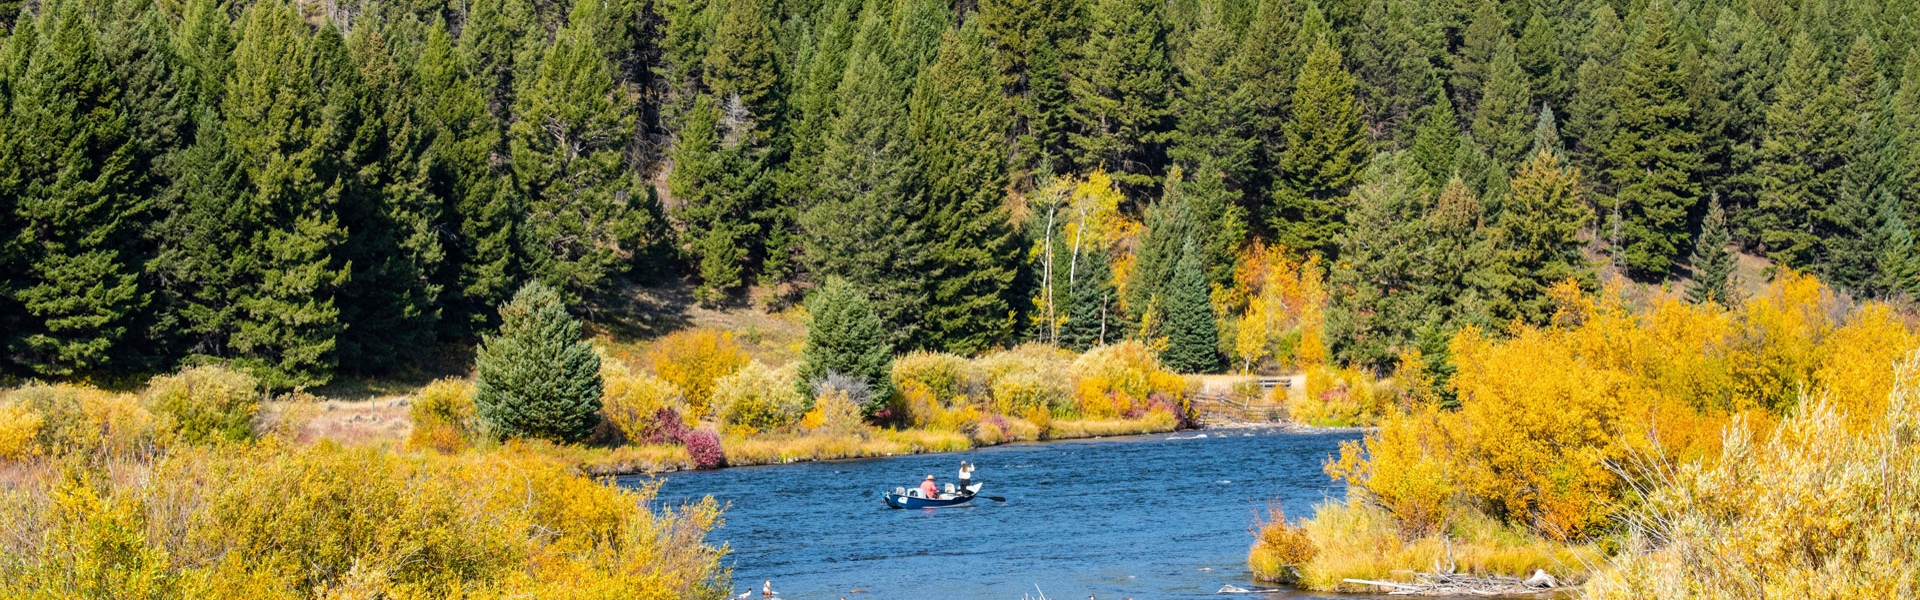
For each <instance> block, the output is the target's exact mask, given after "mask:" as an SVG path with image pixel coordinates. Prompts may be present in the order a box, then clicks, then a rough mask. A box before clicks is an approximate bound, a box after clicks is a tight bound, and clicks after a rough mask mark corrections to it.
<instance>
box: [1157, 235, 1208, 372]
mask: <svg viewBox="0 0 1920 600" xmlns="http://www.w3.org/2000/svg"><path fill="white" fill-rule="evenodd" d="M1166 312H1167V321H1166V327H1165V330H1164V331H1165V332H1166V338H1167V349H1166V350H1165V351H1163V352H1161V353H1160V360H1162V361H1165V362H1166V363H1167V366H1168V367H1170V368H1172V369H1173V370H1174V371H1176V372H1180V373H1214V372H1218V371H1219V370H1220V369H1221V368H1222V363H1221V360H1220V349H1219V346H1220V334H1219V329H1218V328H1216V326H1215V325H1214V314H1213V305H1212V304H1211V303H1209V302H1208V298H1207V276H1206V272H1205V269H1204V268H1203V267H1202V266H1201V263H1200V250H1199V248H1198V247H1197V244H1194V243H1193V241H1192V240H1188V241H1187V243H1186V244H1183V245H1182V248H1181V251H1180V259H1179V260H1177V261H1175V262H1174V264H1173V278H1172V279H1171V280H1169V281H1168V282H1167V308H1166Z"/></svg>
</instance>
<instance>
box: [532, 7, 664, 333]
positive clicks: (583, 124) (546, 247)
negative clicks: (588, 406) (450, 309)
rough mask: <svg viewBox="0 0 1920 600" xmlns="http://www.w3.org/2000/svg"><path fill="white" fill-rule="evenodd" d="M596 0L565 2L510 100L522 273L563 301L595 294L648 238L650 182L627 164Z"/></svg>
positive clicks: (623, 102)
mask: <svg viewBox="0 0 1920 600" xmlns="http://www.w3.org/2000/svg"><path fill="white" fill-rule="evenodd" d="M597 10H598V8H597V4H596V3H593V2H581V3H578V4H575V5H574V11H573V12H574V15H573V17H572V18H571V19H570V20H569V23H568V25H567V26H566V27H564V28H562V29H561V30H560V31H559V33H557V34H556V35H555V38H554V42H553V45H552V46H551V47H549V48H548V49H547V51H546V54H545V56H544V57H543V58H542V59H541V61H540V67H539V69H538V70H537V72H536V74H535V75H534V77H532V78H531V79H529V80H527V81H526V85H524V86H522V87H521V88H520V89H519V90H518V91H517V92H516V93H515V97H514V108H513V113H514V115H515V116H516V120H515V121H514V123H513V127H512V129H511V131H510V135H509V138H510V139H511V141H512V150H513V173H514V176H515V180H516V183H517V184H518V186H519V192H520V194H521V197H522V198H524V202H525V203H526V220H525V221H524V222H523V227H520V228H519V229H518V233H519V234H520V245H521V254H522V256H523V257H524V260H525V261H526V263H525V264H526V269H527V271H528V274H529V275H531V276H533V277H534V278H537V279H539V280H541V281H543V282H546V283H547V284H548V285H549V286H552V287H554V288H555V289H556V290H559V291H560V292H561V293H563V294H566V295H567V296H568V297H579V296H585V295H592V294H596V293H599V292H601V291H603V290H605V289H606V288H607V286H608V285H609V284H610V283H609V281H608V280H609V278H611V277H612V276H614V275H617V274H619V273H621V272H623V271H625V270H626V268H627V266H628V264H629V263H630V259H631V257H632V256H633V255H634V253H635V252H636V250H638V249H639V248H640V247H641V246H642V245H643V244H645V243H648V242H649V240H646V239H645V237H646V232H647V230H648V228H649V226H650V222H651V221H653V219H655V218H657V217H655V215H654V214H653V213H652V208H653V207H652V200H653V199H652V188H651V187H647V186H644V185H642V184H641V182H640V181H639V178H638V176H636V175H635V174H634V173H633V172H632V171H631V170H630V169H628V167H627V164H626V156H625V149H626V144H627V141H628V140H630V139H632V137H633V131H634V116H633V111H632V110H631V107H629V106H628V105H627V102H628V100H627V99H626V98H627V97H628V96H627V95H626V94H616V93H615V92H616V89H617V88H616V87H615V85H614V79H613V75H614V74H613V69H612V65H610V64H609V63H608V61H607V58H606V56H605V55H604V54H603V53H601V51H600V49H599V47H598V46H597V45H596V42H595V39H594V35H593V31H594V28H595V26H596V23H598V21H597V20H598V19H600V18H601V16H600V15H599V14H598V13H597V12H596V11H597Z"/></svg>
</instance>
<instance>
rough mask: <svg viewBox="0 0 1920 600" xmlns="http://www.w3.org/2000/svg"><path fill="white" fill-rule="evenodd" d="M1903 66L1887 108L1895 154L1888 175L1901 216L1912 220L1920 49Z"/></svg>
mask: <svg viewBox="0 0 1920 600" xmlns="http://www.w3.org/2000/svg"><path fill="white" fill-rule="evenodd" d="M1901 65H1902V66H1901V72H1900V87H1899V89H1898V91H1896V92H1894V94H1893V97H1892V99H1891V101H1890V102H1889V107H1888V110H1887V112H1888V120H1889V121H1890V130H1891V131H1892V132H1893V139H1892V140H1891V143H1892V145H1893V155H1894V157H1895V158H1894V164H1893V165H1892V166H1891V170H1892V171H1893V172H1892V173H1891V174H1890V175H1889V177H1890V179H1891V187H1893V188H1894V189H1896V190H1899V196H1898V198H1897V200H1898V202H1899V203H1900V205H1901V206H1902V207H1904V209H1903V210H1901V212H1900V216H1901V218H1902V219H1903V220H1904V221H1905V222H1908V223H1912V222H1913V220H1914V219H1915V218H1917V217H1920V48H1916V49H1914V50H1912V51H1910V52H1909V53H1908V54H1907V58H1906V60H1904V61H1901Z"/></svg>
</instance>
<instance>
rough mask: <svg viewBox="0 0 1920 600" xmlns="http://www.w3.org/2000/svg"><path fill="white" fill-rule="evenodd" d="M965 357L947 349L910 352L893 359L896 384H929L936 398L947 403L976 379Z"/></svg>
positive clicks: (928, 387)
mask: <svg viewBox="0 0 1920 600" xmlns="http://www.w3.org/2000/svg"><path fill="white" fill-rule="evenodd" d="M971 370H972V364H970V363H969V362H968V361H967V359H966V358H965V357H961V356H957V355H953V354H947V353H944V352H926V351H915V352H909V353H907V354H905V355H902V356H897V357H894V359H893V385H894V388H895V389H898V388H899V387H900V386H902V385H906V384H907V383H908V382H916V383H919V384H920V385H923V386H926V388H927V391H929V392H931V393H932V394H933V399H934V400H937V401H939V402H941V403H942V404H947V403H951V402H953V400H954V398H956V397H959V396H960V395H961V394H963V393H966V387H967V386H968V384H969V380H970V379H972V375H971V373H970V371H971Z"/></svg>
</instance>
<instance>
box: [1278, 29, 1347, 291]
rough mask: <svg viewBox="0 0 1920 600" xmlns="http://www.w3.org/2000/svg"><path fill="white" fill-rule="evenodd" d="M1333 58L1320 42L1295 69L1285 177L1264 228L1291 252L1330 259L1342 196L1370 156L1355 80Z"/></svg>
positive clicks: (1282, 168) (1328, 47)
mask: <svg viewBox="0 0 1920 600" xmlns="http://www.w3.org/2000/svg"><path fill="white" fill-rule="evenodd" d="M1340 62H1341V61H1340V52H1339V50H1337V49H1335V48H1334V45H1333V43H1332V42H1331V41H1329V40H1326V39H1322V40H1321V41H1320V42H1319V43H1318V44H1317V45H1315V46H1314V49H1313V52H1312V53H1311V54H1309V55H1308V56H1307V61H1306V64H1305V65H1304V66H1302V67H1301V70H1300V76H1299V78H1298V80H1297V81H1296V82H1295V84H1294V90H1293V102H1292V105H1293V119H1292V120H1291V121H1288V122H1287V126H1286V140H1287V147H1286V150H1285V151H1284V152H1282V154H1281V155H1280V161H1279V166H1280V171H1281V173H1282V177H1283V178H1284V179H1283V180H1282V181H1281V182H1279V183H1278V184H1277V185H1276V186H1275V189H1274V193H1273V212H1272V213H1271V214H1270V215H1268V217H1267V223H1268V228H1269V229H1271V230H1272V231H1273V232H1274V233H1275V239H1276V241H1278V242H1279V243H1280V244H1282V245H1284V246H1286V247H1288V248H1292V249H1293V250H1295V251H1297V252H1306V253H1312V254H1319V255H1322V256H1329V257H1330V256H1332V255H1333V254H1334V252H1335V245H1334V239H1335V238H1336V237H1337V236H1338V235H1339V233H1340V227H1341V222H1342V218H1341V209H1340V201H1341V197H1342V196H1344V195H1345V194H1346V193H1347V190H1348V189H1349V188H1351V187H1352V186H1353V184H1354V183H1355V182H1356V181H1358V179H1359V178H1360V172H1361V168H1362V167H1363V166H1365V164H1366V160H1367V157H1368V155H1369V154H1370V153H1371V151H1372V150H1371V148H1370V144H1369V143H1368V142H1367V135H1366V130H1365V129H1364V128H1363V125H1362V123H1361V122H1360V107H1359V106H1358V104H1357V103H1356V102H1355V99H1354V95H1353V88H1354V79H1353V76H1352V75H1350V74H1348V73H1347V70H1346V68H1345V67H1343V66H1341V64H1340Z"/></svg>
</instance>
